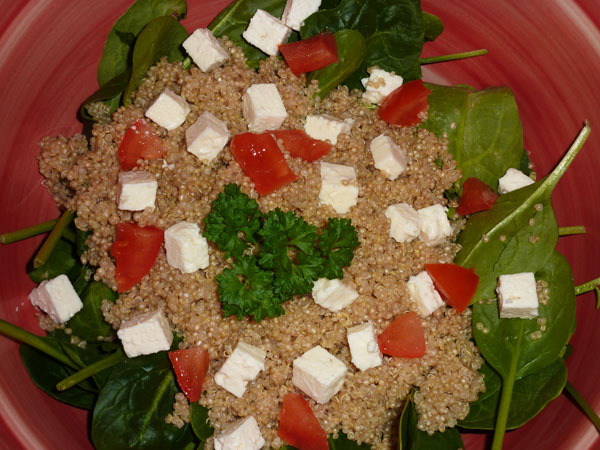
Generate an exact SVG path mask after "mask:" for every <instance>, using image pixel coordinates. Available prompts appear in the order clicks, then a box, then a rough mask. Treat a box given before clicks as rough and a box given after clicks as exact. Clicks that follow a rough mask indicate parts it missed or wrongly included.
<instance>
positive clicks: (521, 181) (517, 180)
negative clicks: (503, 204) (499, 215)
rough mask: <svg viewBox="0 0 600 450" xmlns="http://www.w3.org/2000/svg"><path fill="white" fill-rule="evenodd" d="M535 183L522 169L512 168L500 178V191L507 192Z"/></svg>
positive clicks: (501, 192)
mask: <svg viewBox="0 0 600 450" xmlns="http://www.w3.org/2000/svg"><path fill="white" fill-rule="evenodd" d="M533 183H534V181H533V180H532V179H531V178H529V177H528V176H527V175H525V174H524V173H523V172H521V171H520V170H517V169H513V168H510V169H508V170H507V171H506V173H505V174H504V176H502V178H500V179H499V180H498V193H500V194H506V193H508V192H511V191H516V190H517V189H521V188H522V187H525V186H528V185H530V184H533Z"/></svg>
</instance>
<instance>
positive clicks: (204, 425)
mask: <svg viewBox="0 0 600 450" xmlns="http://www.w3.org/2000/svg"><path fill="white" fill-rule="evenodd" d="M190 423H191V425H192V430H194V434H195V435H196V437H197V438H198V439H200V444H203V443H204V442H205V441H206V440H207V439H208V438H209V437H211V436H212V435H213V431H214V430H213V427H211V426H210V422H209V421H208V409H207V408H205V407H204V406H202V405H200V404H199V403H198V402H192V404H191V405H190ZM200 448H204V446H202V447H200Z"/></svg>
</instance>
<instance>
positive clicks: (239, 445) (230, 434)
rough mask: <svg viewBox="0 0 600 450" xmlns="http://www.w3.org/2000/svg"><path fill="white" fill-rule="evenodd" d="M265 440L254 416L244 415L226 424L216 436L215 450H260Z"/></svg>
mask: <svg viewBox="0 0 600 450" xmlns="http://www.w3.org/2000/svg"><path fill="white" fill-rule="evenodd" d="M263 445H265V440H264V438H263V437H262V434H260V429H259V428H258V423H256V419H255V418H254V417H253V416H250V417H244V418H243V419H239V420H236V421H235V422H232V423H230V424H228V425H227V426H225V428H224V429H223V431H222V433H221V434H219V435H218V436H217V437H216V438H215V443H214V446H215V450H260V449H261V448H262V447H263Z"/></svg>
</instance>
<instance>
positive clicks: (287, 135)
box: [271, 130, 332, 162]
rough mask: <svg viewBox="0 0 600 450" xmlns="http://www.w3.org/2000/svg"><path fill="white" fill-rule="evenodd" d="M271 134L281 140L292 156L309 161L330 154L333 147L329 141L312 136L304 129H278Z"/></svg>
mask: <svg viewBox="0 0 600 450" xmlns="http://www.w3.org/2000/svg"><path fill="white" fill-rule="evenodd" d="M271 134H272V135H273V136H275V139H278V140H281V145H282V146H283V148H284V149H285V150H287V151H288V153H289V154H290V156H293V157H294V158H302V159H303V160H304V161H308V162H312V161H315V160H317V159H319V158H320V157H321V156H325V155H328V154H329V151H330V150H331V147H332V145H331V144H330V143H329V142H325V141H321V140H320V139H313V138H311V137H310V136H309V135H308V134H306V132H305V131H304V130H276V131H271Z"/></svg>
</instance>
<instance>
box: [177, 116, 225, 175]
mask: <svg viewBox="0 0 600 450" xmlns="http://www.w3.org/2000/svg"><path fill="white" fill-rule="evenodd" d="M228 140H229V130H227V125H225V123H224V122H223V121H221V120H219V119H217V118H216V117H215V116H213V115H212V114H211V113H209V112H208V111H204V112H203V113H202V114H201V115H200V117H198V120H196V122H194V124H193V125H192V126H191V127H189V128H188V129H187V130H185V142H186V144H187V151H188V152H190V153H191V154H193V155H196V156H197V157H198V159H199V160H200V161H202V162H203V163H204V164H208V163H210V161H212V160H213V159H215V158H216V157H217V155H218V154H219V152H220V151H221V150H223V147H225V145H227V141H228Z"/></svg>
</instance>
